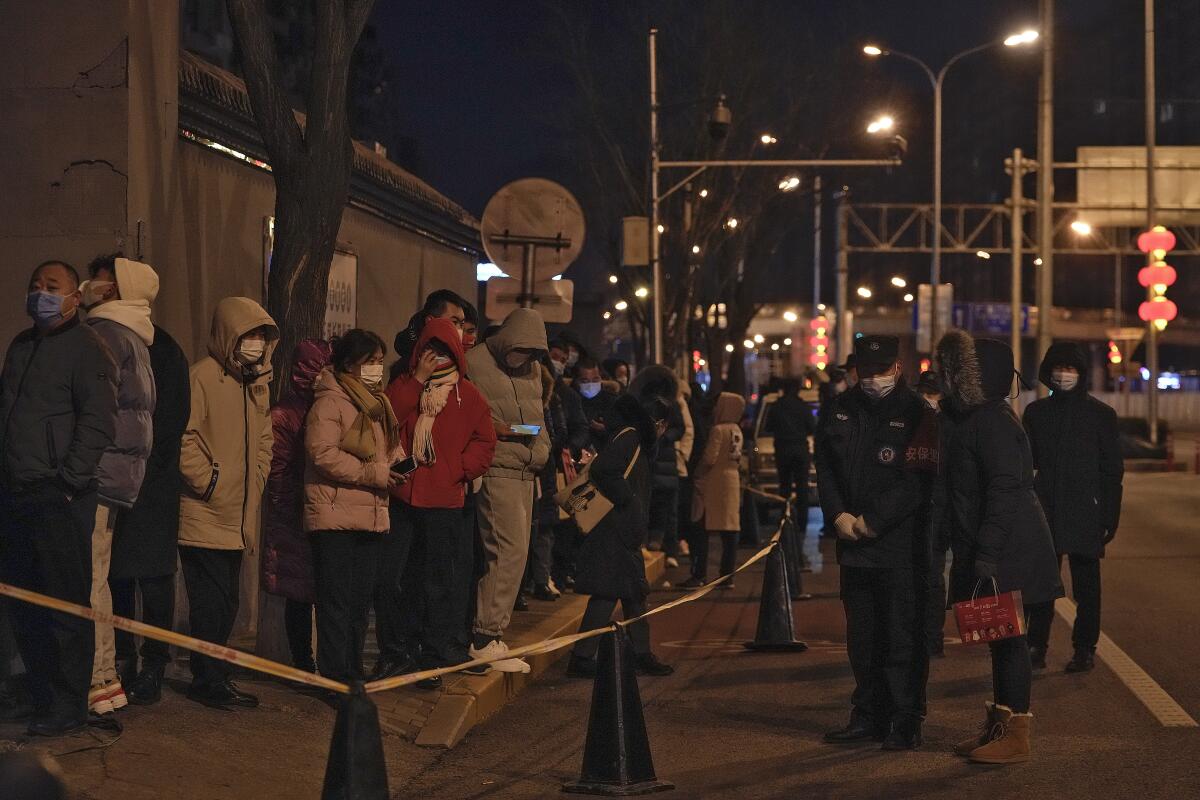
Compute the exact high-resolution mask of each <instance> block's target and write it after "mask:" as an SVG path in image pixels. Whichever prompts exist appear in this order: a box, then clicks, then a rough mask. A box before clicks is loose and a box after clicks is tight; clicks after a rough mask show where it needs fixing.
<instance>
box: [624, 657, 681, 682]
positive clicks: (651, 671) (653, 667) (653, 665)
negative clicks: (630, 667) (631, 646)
mask: <svg viewBox="0 0 1200 800" xmlns="http://www.w3.org/2000/svg"><path fill="white" fill-rule="evenodd" d="M633 663H634V666H635V668H636V669H637V674H638V675H656V676H659V677H662V676H664V675H671V674H674V672H675V668H674V667H672V666H671V665H670V664H665V663H663V662H662V661H659V660H658V656H656V655H654V653H638V654H637V655H636V656H635V657H634V662H633Z"/></svg>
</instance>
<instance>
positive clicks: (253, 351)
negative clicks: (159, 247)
mask: <svg viewBox="0 0 1200 800" xmlns="http://www.w3.org/2000/svg"><path fill="white" fill-rule="evenodd" d="M266 351H267V343H266V342H265V341H264V340H262V339H242V341H241V342H240V343H239V344H238V348H237V357H238V361H241V362H242V363H243V364H245V365H246V366H251V365H252V364H257V363H258V362H260V361H262V357H263V353H265V352H266Z"/></svg>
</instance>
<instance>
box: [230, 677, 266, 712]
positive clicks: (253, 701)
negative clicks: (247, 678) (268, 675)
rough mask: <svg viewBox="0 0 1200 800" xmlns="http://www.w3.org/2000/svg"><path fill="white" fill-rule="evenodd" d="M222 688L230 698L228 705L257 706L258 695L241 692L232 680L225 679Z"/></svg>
mask: <svg viewBox="0 0 1200 800" xmlns="http://www.w3.org/2000/svg"><path fill="white" fill-rule="evenodd" d="M223 688H224V691H225V692H226V693H227V694H228V696H229V698H230V700H229V704H230V705H233V706H241V707H242V708H258V697H257V696H256V695H252V694H250V693H249V692H243V691H242V690H241V689H239V688H238V687H237V684H236V683H234V682H233V681H230V680H227V681H225V683H224V686H223Z"/></svg>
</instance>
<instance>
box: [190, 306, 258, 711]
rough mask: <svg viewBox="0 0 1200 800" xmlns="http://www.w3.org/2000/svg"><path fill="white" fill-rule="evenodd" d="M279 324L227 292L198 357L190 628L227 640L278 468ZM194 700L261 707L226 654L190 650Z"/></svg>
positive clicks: (193, 373) (192, 463) (192, 454)
mask: <svg viewBox="0 0 1200 800" xmlns="http://www.w3.org/2000/svg"><path fill="white" fill-rule="evenodd" d="M278 341H279V329H278V327H276V325H275V322H274V320H272V319H271V317H270V316H269V315H268V314H267V312H266V311H265V310H264V309H263V307H262V306H260V305H259V304H258V303H256V302H254V301H253V300H251V299H250V298H248V297H227V298H225V299H224V300H222V301H221V302H220V303H218V304H217V308H216V310H215V311H214V312H213V320H212V329H211V332H210V334H209V339H208V355H207V356H206V357H204V358H202V359H200V360H199V361H197V362H196V363H195V364H193V365H192V369H191V374H190V379H191V412H190V414H189V416H188V422H187V429H186V431H185V432H184V434H183V441H182V444H181V446H180V453H179V471H180V473H181V475H182V477H183V483H184V491H183V495H182V497H180V500H179V561H180V564H181V565H182V566H183V581H184V586H185V587H186V589H187V595H188V619H189V622H190V626H191V635H192V636H194V637H196V638H198V639H203V640H205V641H209V642H214V643H216V644H220V645H224V644H226V643H227V641H228V640H229V634H230V632H231V631H232V630H233V623H234V620H235V619H236V618H237V612H238V606H239V596H238V588H239V585H240V584H239V579H240V574H241V570H242V553H243V552H244V551H245V549H246V548H247V546H249V544H250V543H251V542H252V541H253V540H254V537H256V536H257V535H258V516H259V507H260V505H261V499H262V493H263V489H264V488H265V486H266V482H267V475H268V473H269V472H270V470H271V445H272V442H273V440H274V437H273V435H272V431H271V416H270V386H269V385H270V383H271V376H272V373H271V356H272V355H273V353H274V351H275V346H276V344H277V343H278ZM190 665H191V672H192V683H191V686H190V687H189V689H188V694H187V696H188V698H189V699H191V700H194V701H195V702H198V703H202V704H204V705H207V706H212V707H215V708H229V707H231V706H242V707H250V708H253V707H255V706H257V705H258V698H256V697H254V696H253V695H251V694H248V693H246V692H243V691H242V690H241V689H239V688H238V687H237V686H236V685H235V684H234V683H233V682H232V681H231V680H230V679H229V674H230V668H229V665H228V663H227V662H225V661H219V660H217V659H213V658H208V657H207V656H203V655H201V654H199V653H192V654H191V656H190Z"/></svg>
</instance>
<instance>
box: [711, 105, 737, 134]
mask: <svg viewBox="0 0 1200 800" xmlns="http://www.w3.org/2000/svg"><path fill="white" fill-rule="evenodd" d="M732 122H733V112H731V111H730V110H729V106H727V105H725V95H721V96H720V97H718V98H717V105H716V106H715V107H714V108H713V110H712V112H711V113H710V114H709V115H708V135H709V136H711V137H712V138H713V139H714V140H715V141H720V140H722V139H724V138H725V136H726V135H728V133H729V125H730V123H732Z"/></svg>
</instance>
